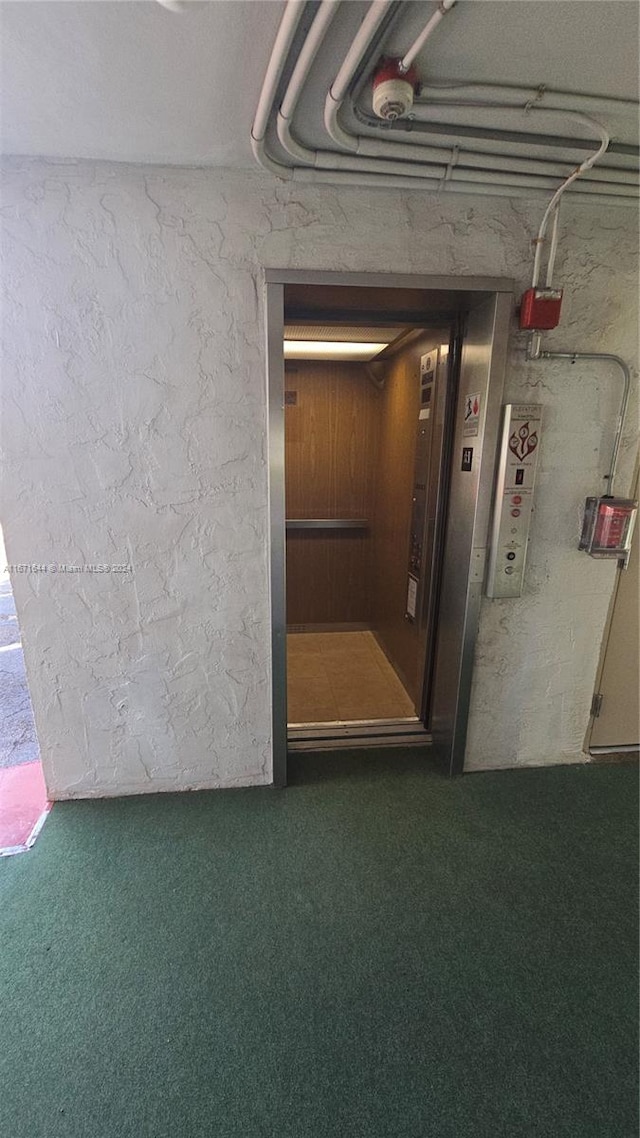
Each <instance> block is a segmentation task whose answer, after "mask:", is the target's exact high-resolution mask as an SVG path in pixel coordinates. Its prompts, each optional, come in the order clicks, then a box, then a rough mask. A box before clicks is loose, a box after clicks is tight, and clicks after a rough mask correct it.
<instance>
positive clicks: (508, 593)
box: [486, 403, 542, 597]
mask: <svg viewBox="0 0 640 1138" xmlns="http://www.w3.org/2000/svg"><path fill="white" fill-rule="evenodd" d="M541 426H542V407H541V406H540V405H539V404H538V403H507V404H506V405H505V407H504V408H503V419H502V436H501V442H500V458H499V462H498V476H497V481H496V492H495V499H494V504H493V524H492V530H491V549H490V553H489V565H488V569H487V586H486V593H487V596H488V597H519V596H521V594H522V583H523V580H524V567H525V562H526V558H527V545H528V542H529V526H530V524H531V515H532V512H533V491H534V486H535V479H536V469H537V466H538V453H539V450H540V430H541Z"/></svg>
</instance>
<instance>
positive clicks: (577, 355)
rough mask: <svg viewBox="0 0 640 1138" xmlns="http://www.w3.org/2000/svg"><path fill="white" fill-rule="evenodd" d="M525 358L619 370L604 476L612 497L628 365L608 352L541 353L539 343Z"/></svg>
mask: <svg viewBox="0 0 640 1138" xmlns="http://www.w3.org/2000/svg"><path fill="white" fill-rule="evenodd" d="M527 356H528V358H529V359H538V360H570V361H571V363H575V362H576V360H598V361H599V362H601V363H611V364H615V365H616V367H618V368H620V371H621V372H622V378H623V383H624V386H623V391H622V401H621V403H620V411H619V413H618V423H617V426H616V433H615V438H614V441H613V450H612V452H611V461H610V463H609V471H608V473H607V474H605V476H604V477H605V480H606V483H607V494H611V495H613V485H614V481H615V477H616V469H617V465H618V455H619V453H620V441H621V439H622V431H623V429H624V421H625V418H626V414H627V408H628V406H629V395H630V393H631V371H630V370H629V366H628V364H626V363H625V361H624V360H623V359H622V357H621V356H616V355H613V354H611V353H610V352H541V351H540V350H539V342H538V345H537V354H535V350H534V354H529V351H528V352H527Z"/></svg>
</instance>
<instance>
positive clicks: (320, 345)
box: [284, 340, 388, 363]
mask: <svg viewBox="0 0 640 1138" xmlns="http://www.w3.org/2000/svg"><path fill="white" fill-rule="evenodd" d="M387 346H388V345H387V344H386V343H383V344H369V343H345V342H340V341H339V340H338V341H336V340H285V341H284V358H285V360H353V361H354V362H362V363H366V362H368V361H369V360H373V359H375V357H376V356H377V355H378V354H379V353H380V352H381V351H382V350H383V349H384V348H386V347H387Z"/></svg>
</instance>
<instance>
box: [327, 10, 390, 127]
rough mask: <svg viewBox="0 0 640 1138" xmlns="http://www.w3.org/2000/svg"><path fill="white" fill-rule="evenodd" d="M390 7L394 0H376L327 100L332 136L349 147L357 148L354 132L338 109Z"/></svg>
mask: <svg viewBox="0 0 640 1138" xmlns="http://www.w3.org/2000/svg"><path fill="white" fill-rule="evenodd" d="M390 8H391V0H373V3H372V4H371V6H370V8H369V10H368V12H367V14H366V16H365V18H364V20H363V21H362V23H361V25H360V27H359V29H358V32H357V35H356V37H355V39H354V41H353V43H352V44H351V47H350V48H349V50H348V52H347V54H346V56H345V57H344V60H343V62H342V66H341V68H340V70H339V71H338V74H337V75H336V77H335V79H334V81H333V83H332V84H331V86H330V88H329V90H328V91H327V97H326V99H325V104H324V120H325V124H326V122H327V119H329V120H330V121H331V123H332V124H333V129H334V130H335V135H332V137H333V138H334V140H335V141H336V142H337V143H338V145H339V146H342V147H344V149H345V150H353V149H354V146H353V144H352V141H351V136H350V135H348V134H346V133H344V132H343V131H342V129H341V127H340V125H339V123H338V120H337V114H338V110H339V109H340V107H341V106H342V104H343V102H344V100H345V97H346V94H347V91H348V90H349V87H350V85H351V81H352V79H353V76H354V75H355V73H356V71H357V70H358V67H359V66H360V64H361V63H362V60H363V58H364V56H365V55H366V53H367V51H368V50H369V47H370V46H371V42H372V40H373V38H374V36H375V34H376V32H377V30H378V28H379V27H380V24H381V23H382V21H383V20H384V18H385V16H386V15H387V13H388V11H389V9H390ZM330 133H331V132H330Z"/></svg>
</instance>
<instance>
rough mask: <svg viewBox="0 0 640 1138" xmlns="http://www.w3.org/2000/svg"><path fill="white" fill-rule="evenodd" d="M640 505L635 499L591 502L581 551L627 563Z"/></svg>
mask: <svg viewBox="0 0 640 1138" xmlns="http://www.w3.org/2000/svg"><path fill="white" fill-rule="evenodd" d="M637 513H638V503H637V502H636V501H635V500H634V499H633V498H608V497H607V496H606V495H604V496H603V497H601V498H587V501H586V504H585V511H584V520H583V523H582V534H581V537H580V544H579V546H578V548H579V549H583V550H584V551H585V552H586V553H589V554H591V556H592V557H615V558H618V559H619V560H622V561H625V562H626V561H627V559H628V557H629V552H630V550H631V538H632V537H633V527H634V525H635V521H636V515H637Z"/></svg>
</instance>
